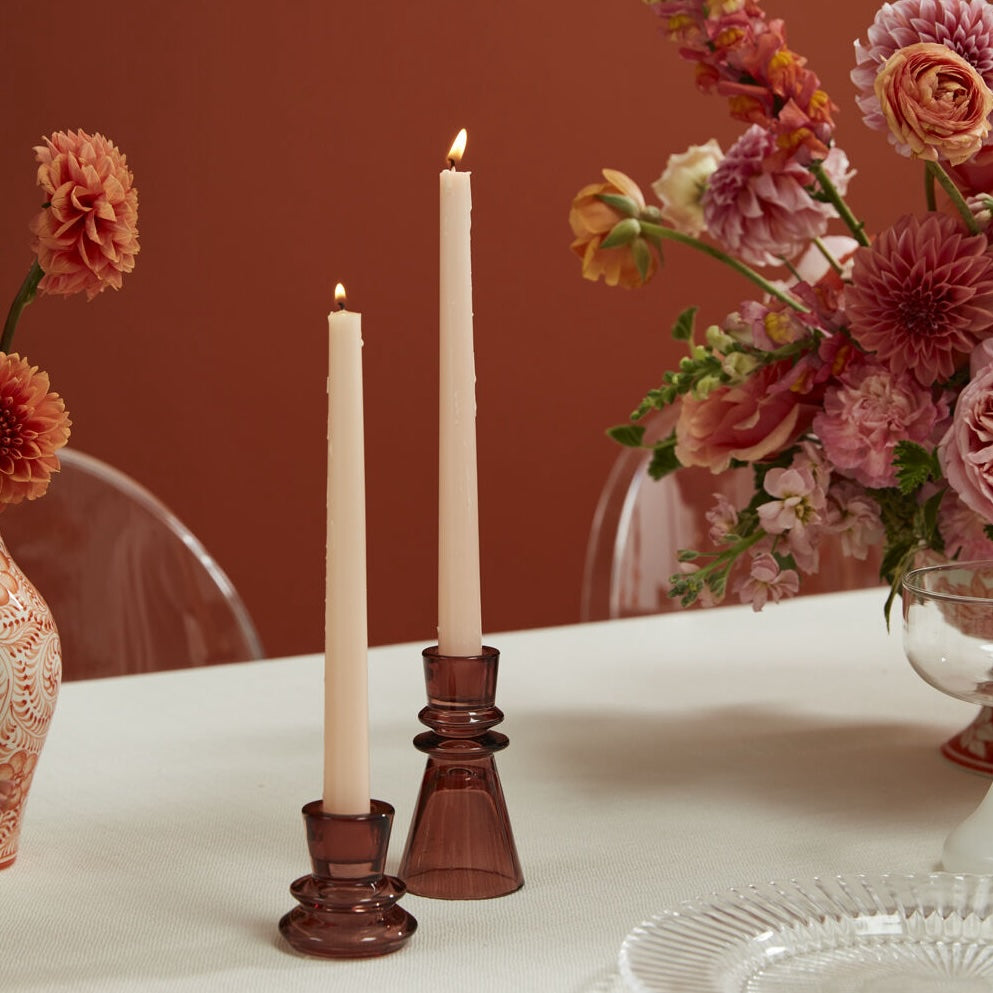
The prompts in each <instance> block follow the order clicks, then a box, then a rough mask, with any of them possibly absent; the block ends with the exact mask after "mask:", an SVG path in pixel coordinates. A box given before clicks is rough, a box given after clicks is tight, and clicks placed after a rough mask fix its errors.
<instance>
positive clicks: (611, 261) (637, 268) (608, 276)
mask: <svg viewBox="0 0 993 993" xmlns="http://www.w3.org/2000/svg"><path fill="white" fill-rule="evenodd" d="M603 178H604V179H605V180H606V182H604V183H593V184H591V185H590V186H585V187H583V189H581V190H580V191H579V193H577V194H576V197H575V199H574V200H573V202H572V209H571V210H570V211H569V224H570V225H571V226H572V233H573V235H575V240H574V241H573V242H572V245H571V246H570V248H571V249H572V250H573V251H574V252H575V253H576V254H577V255H578V256H579V257H580V258H581V259H582V261H583V276H584V277H585V278H586V279H593V280H596V279H599V278H600V277H601V276H602V277H603V279H604V281H605V282H606V283H607V285H608V286H623V287H625V288H628V289H630V288H632V287H635V286H641V285H642V284H643V283H646V282H648V280H649V279H651V277H652V275H654V273H655V270H656V268H657V266H658V262H657V260H656V258H655V255H654V254H653V253H652V252H651V250H650V249H649V248H648V247H647V245H646V244H645V242H644V240H643V239H642V238H641V237H640V236H635V237H633V238H631V239H629V240H627V241H626V242H625V243H624V244H618V245H615V246H613V247H604V242H605V241H606V240H607V238H608V236H609V235H610V233H611V232H612V231H613V230H614V228H615V227H616V226H617V225H618V224H619V223H621V222H623V221H628V220H630V219H632V218H637V217H638V215H640V214H641V213H643V212H644V211H645V209H646V208H645V197H644V195H643V194H642V192H641V189H640V188H639V187H638V184H637V183H635V182H634V180H633V179H630V178H629V177H628V176H626V175H625V174H624V173H623V172H618V171H617V170H616V169H604V170H603ZM604 196H607V197H623V198H625V199H626V200H627V201H628V202H629V203H630V209H629V210H628V211H627V212H626V213H622V212H621V210H620V209H619V208H618V207H616V206H613V205H611V204H610V203H607V202H605V201H604V200H603V199H602V198H603V197H604ZM639 263H640V264H639Z"/></svg>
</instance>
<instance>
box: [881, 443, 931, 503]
mask: <svg viewBox="0 0 993 993" xmlns="http://www.w3.org/2000/svg"><path fill="white" fill-rule="evenodd" d="M893 464H894V465H895V466H896V469H897V474H896V477H897V485H898V486H899V488H900V492H901V493H912V492H914V491H915V490H917V489H919V488H920V487H921V486H923V485H924V484H925V483H928V482H931V481H932V480H939V479H941V466H940V465H939V464H938V453H937V451H936V450H935V449H931V450H930V451H929V450H928V449H926V448H925V447H924V446H923V445H918V444H916V443H915V442H912V441H898V442H897V444H896V449H895V451H894V458H893Z"/></svg>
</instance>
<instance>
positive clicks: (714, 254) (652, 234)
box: [639, 220, 809, 314]
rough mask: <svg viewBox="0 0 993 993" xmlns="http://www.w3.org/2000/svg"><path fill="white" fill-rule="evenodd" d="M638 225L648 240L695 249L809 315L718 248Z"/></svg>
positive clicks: (673, 232) (670, 230) (667, 230)
mask: <svg viewBox="0 0 993 993" xmlns="http://www.w3.org/2000/svg"><path fill="white" fill-rule="evenodd" d="M639 223H640V224H641V230H642V233H643V234H644V235H646V236H647V237H648V238H649V239H658V238H668V239H669V240H670V241H678V242H679V243H680V244H681V245H689V247H690V248H695V249H696V250H697V251H698V252H703V253H704V254H705V255H709V256H710V257H711V258H713V259H717V260H718V261H719V262H723V263H724V264H725V265H728V266H730V267H731V268H732V269H734V271H735V272H738V273H740V274H741V275H742V276H744V277H745V278H746V279H750V280H751V281H752V282H753V283H755V284H757V285H758V286H761V287H762V289H763V290H765V292H766V293H768V294H769V295H770V296H774V297H775V298H776V299H777V300H781V301H782V302H783V303H785V304H786V305H787V306H788V307H792V308H793V309H794V310H796V311H798V312H799V313H801V314H807V313H809V310H808V308H807V307H805V306H804V305H803V304H802V303H800V301H799V300H794V299H793V297H791V296H790V295H789V294H788V293H784V292H783V291H782V290H781V289H780V288H779V287H778V286H773V284H772V283H770V282H769V280H768V279H766V278H765V277H764V276H760V275H759V274H758V273H757V272H756V271H755V270H754V269H752V268H751V267H749V266H747V265H745V263H744V262H739V261H738V259H736V258H733V257H732V256H730V255H728V254H727V253H726V252H722V251H721V250H720V249H719V248H714V246H713V245H708V244H706V242H703V241H700V240H699V239H698V238H693V237H691V236H690V235H688V234H683V233H682V232H680V231H676V230H675V229H674V228H667V227H665V226H664V225H662V224H655V223H653V222H651V221H644V220H643V221H640V222H639Z"/></svg>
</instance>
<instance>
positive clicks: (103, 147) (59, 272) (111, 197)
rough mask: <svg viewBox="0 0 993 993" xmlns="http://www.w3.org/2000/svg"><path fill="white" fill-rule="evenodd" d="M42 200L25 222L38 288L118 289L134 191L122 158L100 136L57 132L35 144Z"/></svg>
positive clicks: (133, 220) (134, 244)
mask: <svg viewBox="0 0 993 993" xmlns="http://www.w3.org/2000/svg"><path fill="white" fill-rule="evenodd" d="M35 156H36V158H37V160H38V163H39V165H38V185H39V186H40V187H41V188H42V189H43V190H44V191H45V193H46V195H47V201H48V202H47V203H46V204H45V206H44V207H43V208H42V210H41V212H40V213H39V214H38V215H37V216H36V217H35V219H34V221H32V224H31V231H32V233H33V234H34V236H35V239H34V250H35V253H36V254H37V256H38V264H39V265H40V266H41V269H42V272H44V274H45V275H44V276H43V277H42V279H41V282H40V283H39V284H38V288H39V289H40V290H42V291H43V292H45V293H56V294H62V295H67V294H72V293H79V292H80V291H83V290H85V291H86V298H87V299H88V300H92V299H93V298H94V297H95V296H96V295H97V294H98V293H100V292H102V291H103V290H104V289H106V288H107V287H108V286H111V287H113V288H114V289H115V290H117V289H120V288H121V281H122V276H123V274H124V273H127V272H131V270H132V269H133V268H134V257H135V255H137V253H138V191H137V190H136V189H135V187H134V185H133V177H132V175H131V170H130V169H129V168H128V164H127V158H126V157H125V156H124V155H122V154H121V152H120V151H119V150H118V149H117V147H116V146H115V145H114V143H113V142H111V141H108V140H107V139H106V138H105V137H104V136H103V135H102V134H94V135H92V136H91V135H88V134H87V133H86V132H85V131H68V132H66V131H58V132H56V133H55V134H53V135H52V137H51V138H46V139H45V144H44V145H42V146H38V147H37V148H35Z"/></svg>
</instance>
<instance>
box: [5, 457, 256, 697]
mask: <svg viewBox="0 0 993 993" xmlns="http://www.w3.org/2000/svg"><path fill="white" fill-rule="evenodd" d="M59 458H60V461H61V463H62V471H61V472H60V473H59V474H58V475H56V476H55V477H54V478H53V479H52V483H51V485H50V486H49V488H48V492H47V493H46V494H45V496H44V497H42V498H41V499H39V500H33V501H25V502H24V503H20V504H14V505H11V506H9V507H7V508H6V509H5V510H4V512H3V513H2V514H0V534H2V535H3V539H4V541H5V542H6V544H7V547H8V549H9V550H10V553H11V555H12V556H13V557H14V559H15V560H16V561H17V563H18V564H19V565H20V566H21V568H22V569H23V570H24V572H25V574H26V575H27V576H28V578H29V579H30V580H31V581H32V583H33V584H34V585H35V586H36V587H37V588H38V590H39V592H40V593H41V594H42V596H43V597H44V598H45V600H46V601H47V602H48V605H49V607H50V608H51V610H52V614H53V615H54V617H55V623H56V626H57V627H58V629H59V635H60V638H61V641H62V662H63V678H64V679H82V678H92V677H96V676H110V675H121V674H124V673H134V672H151V671H156V670H160V669H180V668H186V667H189V666H197V665H210V664H215V663H220V662H240V661H245V660H248V659H256V658H262V656H263V651H262V645H261V642H260V640H259V636H258V634H257V632H256V630H255V627H254V625H253V624H252V620H251V618H250V616H249V614H248V611H247V610H246V609H245V606H244V604H243V603H242V601H241V599H240V597H239V596H238V594H237V592H236V590H235V589H234V586H233V585H232V584H231V582H230V580H229V579H228V577H227V576H226V575H225V574H224V572H223V571H222V570H221V568H220V567H219V566H218V564H217V563H216V562H215V561H214V559H213V558H211V556H210V555H209V554H208V553H207V551H206V550H205V549H204V547H203V545H202V544H201V543H200V542H199V541H198V540H197V539H196V537H194V535H193V534H192V533H191V532H190V531H189V529H188V528H186V527H185V526H184V525H183V524H182V522H181V521H180V520H179V519H178V518H177V517H176V516H175V515H174V514H173V513H172V512H171V511H169V509H168V508H167V507H165V506H164V504H163V503H162V502H161V501H160V500H158V499H157V498H156V497H155V496H154V495H153V494H151V493H150V492H149V491H148V490H146V489H145V488H144V487H143V486H141V485H140V484H138V483H137V482H135V480H133V479H131V478H130V477H129V476H127V475H125V474H124V473H122V472H120V471H118V470H117V469H114V468H113V467H111V466H109V465H107V463H105V462H102V461H100V460H99V459H96V458H94V457H93V456H91V455H85V454H84V453H82V452H79V451H76V450H75V449H71V448H65V449H62V451H60V452H59Z"/></svg>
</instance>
